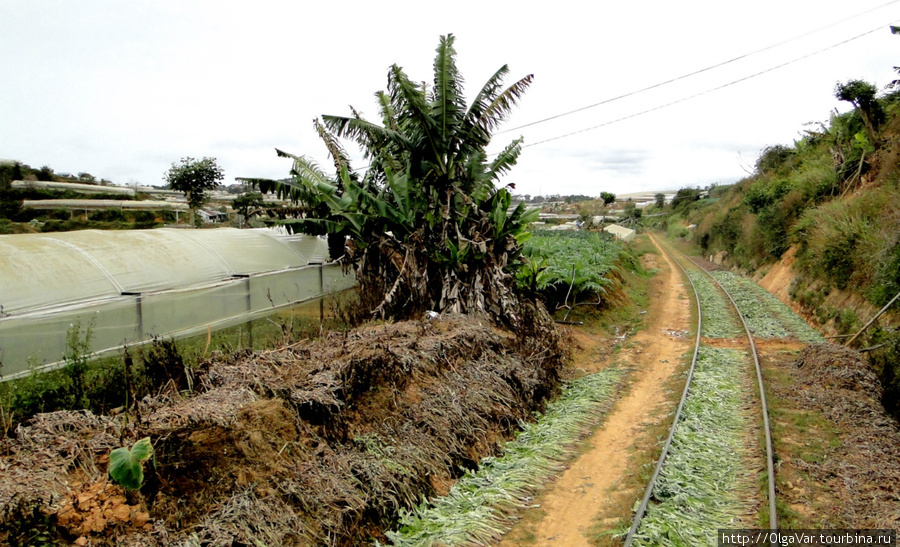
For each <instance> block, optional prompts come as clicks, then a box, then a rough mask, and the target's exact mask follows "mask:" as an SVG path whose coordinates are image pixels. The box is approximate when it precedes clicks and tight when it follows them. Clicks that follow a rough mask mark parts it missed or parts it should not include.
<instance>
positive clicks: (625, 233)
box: [603, 224, 636, 243]
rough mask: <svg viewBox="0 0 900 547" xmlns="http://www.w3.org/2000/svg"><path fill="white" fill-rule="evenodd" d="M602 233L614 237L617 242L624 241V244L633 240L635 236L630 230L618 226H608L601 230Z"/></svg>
mask: <svg viewBox="0 0 900 547" xmlns="http://www.w3.org/2000/svg"><path fill="white" fill-rule="evenodd" d="M603 231H604V232H606V233H608V234H612V235H613V236H615V238H616V240H617V241H624V242H626V243H627V242H629V241H631V240H632V239H634V238H635V235H636V232H635V231H634V230H632V229H631V228H626V227H624V226H619V225H618V224H610V225H609V226H607V227H606V228H603Z"/></svg>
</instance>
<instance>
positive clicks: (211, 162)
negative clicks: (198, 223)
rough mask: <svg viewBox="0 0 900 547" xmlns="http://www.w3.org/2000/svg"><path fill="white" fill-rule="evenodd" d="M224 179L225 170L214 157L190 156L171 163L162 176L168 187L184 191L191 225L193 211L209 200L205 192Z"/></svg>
mask: <svg viewBox="0 0 900 547" xmlns="http://www.w3.org/2000/svg"><path fill="white" fill-rule="evenodd" d="M224 179H225V171H223V170H222V168H220V167H219V166H218V165H217V164H216V158H203V159H201V160H196V159H194V158H191V157H186V158H181V161H180V162H178V163H172V167H170V168H169V170H168V171H167V172H166V175H165V177H163V180H165V181H166V183H167V184H168V185H169V188H171V189H172V190H176V191H178V192H184V197H185V199H187V203H188V207H189V208H190V210H191V226H193V225H194V212H195V211H196V210H197V209H199V208H200V207H202V206H203V204H204V203H206V202H207V201H209V196H208V195H207V192H208V191H209V190H212V189H213V188H217V187H218V186H219V185H220V184H221V181H222V180H224Z"/></svg>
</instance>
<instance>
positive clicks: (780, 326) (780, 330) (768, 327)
mask: <svg viewBox="0 0 900 547" xmlns="http://www.w3.org/2000/svg"><path fill="white" fill-rule="evenodd" d="M712 275H713V277H715V278H716V280H717V281H719V283H721V284H722V286H724V287H725V290H727V291H728V292H729V293H731V296H732V297H733V298H734V300H735V302H737V305H738V307H739V308H740V310H741V313H742V314H743V315H744V319H745V320H746V321H747V325H748V326H749V327H750V330H751V331H752V332H753V335H754V336H758V337H760V338H797V339H798V340H801V341H803V342H808V343H813V342H822V341H824V338H823V337H822V335H821V334H820V333H819V332H818V331H816V330H815V329H814V328H812V327H810V326H809V325H808V324H807V323H806V321H804V320H803V318H802V317H800V316H799V315H797V314H796V313H794V311H793V310H791V309H790V308H789V307H788V306H787V305H785V304H784V303H783V302H781V301H780V300H778V298H776V297H775V296H774V295H773V294H772V293H770V292H768V291H767V290H765V289H763V288H762V287H760V286H759V285H757V284H756V283H754V282H753V281H751V280H749V279H747V278H745V277H741V276H739V275H735V274H733V273H731V272H725V271H719V272H712Z"/></svg>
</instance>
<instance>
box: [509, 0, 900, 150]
mask: <svg viewBox="0 0 900 547" xmlns="http://www.w3.org/2000/svg"><path fill="white" fill-rule="evenodd" d="M897 1H900V0H897ZM883 29H884V26H883V25H879V26H878V27H877V28H874V29H872V30H870V31H867V32H864V33H862V34H858V35H856V36H854V37H852V38H848V39H846V40H843V41H841V42H838V43H836V44H832V45H830V46H828V47H825V48H822V49H819V50H817V51H814V52H812V53H808V54H806V55H803V56H801V57H797V58H795V59H792V60H790V61H787V62H785V63H782V64H780V65H776V66H773V67H771V68H767V69H765V70H762V71H760V72H756V73H754V74H751V75H749V76H745V77H743V78H739V79H737V80H733V81H731V82H728V83H727V84H722V85H720V86H718V87H714V88H711V89H707V90H705V91H701V92H700V93H695V94H693V95H689V96H687V97H683V98H681V99H678V100H675V101H672V102H669V103H665V104H662V105H659V106H655V107H653V108H648V109H647V110H642V111H640V112H636V113H634V114H629V115H628V116H623V117H621V118H616V119H615V120H610V121H608V122H604V123H601V124H598V125H594V126H591V127H587V128H584V129H579V130H577V131H572V132H570V133H566V134H564V135H559V136H556V137H551V138H549V139H544V140H542V141H538V142H533V143H530V144H525V145H522V148H527V147H531V146H537V145H539V144H544V143H547V142H551V141H555V140H559V139H563V138H565V137H571V136H572V135H577V134H579V133H584V132H586V131H592V130H594V129H599V128H601V127H606V126H608V125H612V124H614V123H619V122H621V121H625V120H630V119H631V118H636V117H638V116H642V115H644V114H648V113H650V112H655V111H657V110H661V109H663V108H668V107H670V106H673V105H676V104H679V103H683V102H685V101H689V100H691V99H696V98H697V97H701V96H703V95H707V94H709V93H712V92H714V91H718V90H720V89H724V88H726V87H729V86H732V85H735V84H738V83H741V82H745V81H747V80H749V79H751V78H756V77H757V76H761V75H763V74H767V73H769V72H772V71H774V70H778V69H779V68H784V67H786V66H788V65H791V64H794V63H796V62H799V61H802V60H804V59H808V58H810V57H813V56H815V55H818V54H820V53H824V52H826V51H829V50H832V49H834V48H836V47H839V46H842V45H844V44H847V43H849V42H852V41H853V40H858V39H859V38H862V37H864V36H868V35H869V34H873V33H875V32H878V31H880V30H883ZM648 89H649V88H648ZM598 104H601V103H598ZM585 108H589V107H585ZM573 112H575V111H573ZM548 119H552V118H548ZM534 123H539V122H534ZM529 125H534V124H529ZM523 127H524V126H523Z"/></svg>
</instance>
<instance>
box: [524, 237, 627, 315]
mask: <svg viewBox="0 0 900 547" xmlns="http://www.w3.org/2000/svg"><path fill="white" fill-rule="evenodd" d="M622 250H623V247H622V244H621V243H618V242H616V241H614V240H613V239H611V238H609V237H607V236H606V235H605V234H600V233H597V232H585V231H577V232H565V231H549V230H541V231H537V232H534V235H533V236H532V237H531V238H530V239H529V240H528V242H527V243H526V244H525V248H524V254H525V255H526V256H527V257H528V260H529V262H528V264H527V265H526V267H524V268H522V269H521V270H520V271H519V273H518V278H517V280H518V283H519V287H520V288H522V289H524V290H525V291H528V292H531V293H533V294H535V295H541V296H543V297H544V298H545V300H546V301H547V302H548V304H549V307H551V308H554V307H556V306H558V305H559V304H563V303H565V298H566V297H567V296H569V297H570V301H571V302H574V301H575V300H576V299H578V300H597V301H599V299H601V298H602V295H603V294H605V293H606V291H607V289H608V288H609V287H611V286H612V284H613V282H612V279H611V278H610V272H611V271H612V270H613V268H614V267H615V264H616V261H618V260H619V257H620V256H621V254H622ZM570 286H571V288H572V289H571V295H569V292H570V291H569V287H570Z"/></svg>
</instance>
